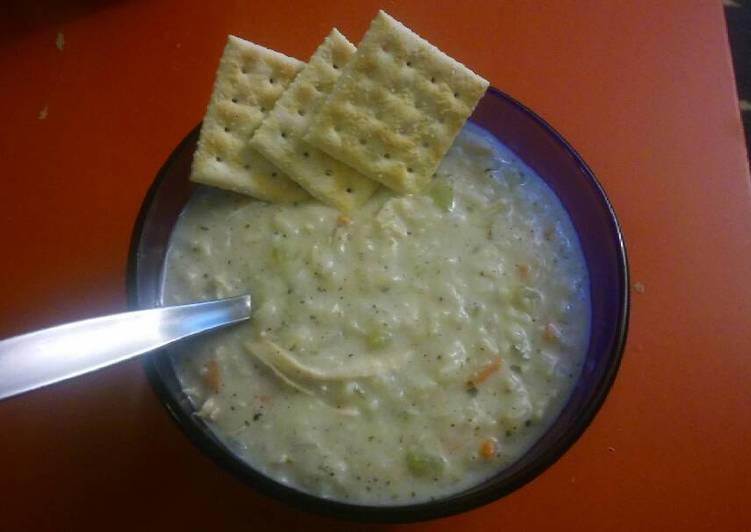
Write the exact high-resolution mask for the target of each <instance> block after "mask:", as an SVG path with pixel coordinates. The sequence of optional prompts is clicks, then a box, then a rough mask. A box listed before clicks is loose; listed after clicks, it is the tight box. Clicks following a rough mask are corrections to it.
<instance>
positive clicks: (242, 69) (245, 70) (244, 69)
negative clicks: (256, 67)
mask: <svg viewBox="0 0 751 532" xmlns="http://www.w3.org/2000/svg"><path fill="white" fill-rule="evenodd" d="M240 72H242V73H243V74H247V73H248V69H247V68H245V67H242V68H241V69H240Z"/></svg>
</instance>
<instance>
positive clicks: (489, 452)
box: [480, 438, 496, 460]
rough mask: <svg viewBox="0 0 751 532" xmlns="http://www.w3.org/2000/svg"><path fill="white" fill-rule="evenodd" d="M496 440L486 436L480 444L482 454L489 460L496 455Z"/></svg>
mask: <svg viewBox="0 0 751 532" xmlns="http://www.w3.org/2000/svg"><path fill="white" fill-rule="evenodd" d="M495 446H496V442H495V439H493V438H486V439H484V440H483V441H482V443H481V444H480V456H482V457H483V458H485V459H486V460H489V459H491V458H493V456H495Z"/></svg>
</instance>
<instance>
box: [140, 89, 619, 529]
mask: <svg viewBox="0 0 751 532" xmlns="http://www.w3.org/2000/svg"><path fill="white" fill-rule="evenodd" d="M472 120H473V121H474V122H475V123H476V124H478V125H479V126H481V127H483V128H485V129H487V130H488V131H490V132H491V133H493V134H494V135H495V136H496V137H497V138H498V139H499V140H500V141H501V142H502V143H504V144H505V145H506V146H508V147H509V148H510V149H511V150H512V151H514V152H515V153H516V154H517V155H518V156H519V157H520V158H521V159H522V160H523V161H524V162H525V163H526V164H527V165H529V166H530V167H531V168H532V169H534V170H535V171H536V172H537V173H538V174H539V175H540V176H541V177H542V178H543V179H544V180H545V181H546V182H547V184H548V185H549V186H550V187H551V188H552V189H553V191H554V192H555V193H556V194H557V196H558V198H559V199H560V200H561V202H562V203H563V205H564V207H565V208H566V210H567V211H568V213H569V216H570V217H571V220H572V221H573V224H574V227H575V228H576V231H577V233H578V235H579V239H580V242H581V246H582V249H583V251H584V257H585V259H586V263H587V267H588V269H589V276H590V284H591V286H590V288H591V290H590V293H591V299H592V301H591V303H592V305H591V306H592V327H591V336H590V343H589V350H588V352H587V357H586V360H585V364H584V368H583V370H582V373H581V376H580V377H579V380H578V381H577V383H576V386H575V388H574V390H573V393H572V395H571V397H570V399H569V401H568V403H567V404H566V406H565V407H564V408H563V410H562V412H561V414H560V415H559V417H558V418H557V420H556V421H555V423H554V424H553V425H552V426H551V427H550V428H549V429H548V431H547V432H546V433H545V434H544V435H543V437H542V438H541V439H540V440H539V441H538V442H537V443H536V444H535V445H534V446H533V447H532V448H531V449H530V450H529V451H528V452H527V453H526V454H525V455H524V456H523V457H522V458H521V459H519V460H518V461H517V462H516V463H515V464H513V465H512V466H511V467H509V468H508V469H506V470H504V471H502V472H500V473H498V474H497V475H495V476H494V477H492V478H490V479H489V480H487V481H486V482H484V483H482V484H480V485H478V486H475V487H474V488H471V489H469V490H466V491H463V492H461V493H457V494H455V495H453V496H450V497H447V498H444V499H440V500H436V501H430V502H425V503H419V504H414V505H407V506H389V507H380V506H379V507H374V506H358V505H353V504H345V503H340V502H335V501H330V500H325V499H320V498H318V497H315V496H312V495H309V494H307V493H303V492H300V491H298V490H295V489H293V488H290V487H288V486H284V485H282V484H279V483H277V482H275V481H274V480H272V479H270V478H268V477H266V476H264V475H262V474H261V473H259V472H257V471H256V470H255V469H253V468H252V467H250V466H249V465H248V464H246V463H245V462H244V461H242V460H241V459H240V458H238V457H237V456H235V455H234V454H233V453H232V452H231V451H230V450H229V449H228V448H227V447H226V446H225V445H224V444H223V443H222V442H221V441H220V440H219V439H218V438H217V437H216V436H215V435H214V434H213V433H212V432H211V429H210V428H209V427H208V426H207V425H206V424H205V423H204V422H203V420H201V419H200V418H198V417H196V416H195V415H193V412H194V409H193V406H192V405H191V403H190V401H189V400H188V398H187V397H186V396H185V394H184V393H183V392H182V390H181V388H180V384H179V382H178V380H177V377H176V375H175V372H174V368H173V367H172V363H171V361H170V357H169V354H168V353H167V352H166V350H163V351H160V352H157V353H153V354H152V355H150V356H148V357H146V358H145V367H146V370H147V373H148V375H149V379H150V381H151V383H152V385H153V387H154V389H155V391H156V393H157V395H158V397H159V399H160V400H161V401H162V403H163V404H164V405H165V406H166V408H167V409H168V411H169V412H170V413H171V414H172V416H173V418H174V419H175V421H176V422H177V423H178V425H179V426H180V427H181V428H182V429H183V431H184V432H185V433H186V435H187V436H188V437H189V438H190V439H191V440H192V441H193V442H194V443H195V444H196V445H197V446H198V447H199V448H200V449H201V450H202V451H203V452H205V453H206V454H208V455H209V456H211V457H212V458H213V459H214V460H215V461H216V462H218V463H219V464H220V465H221V466H223V467H225V468H226V469H228V470H229V471H231V472H232V473H233V474H235V475H236V476H237V477H238V478H240V479H241V480H243V481H245V482H247V483H249V484H250V485H252V486H254V487H255V488H257V489H259V490H260V491H262V492H264V493H266V494H268V495H271V496H274V497H276V498H278V499H281V500H283V501H286V502H288V503H290V504H293V505H295V506H297V507H300V508H303V509H307V510H312V511H315V512H318V513H323V514H327V515H334V516H338V517H342V518H348V519H356V520H361V521H380V522H403V521H416V520H423V519H430V518H436V517H440V516H445V515H450V514H453V513H458V512H462V511H465V510H469V509H471V508H474V507H477V506H480V505H482V504H485V503H487V502H490V501H492V500H495V499H498V498H499V497H502V496H503V495H505V494H507V493H509V492H511V491H513V490H514V489H516V488H518V487H519V486H521V485H523V484H525V483H526V482H529V481H530V480H531V479H533V478H534V477H535V476H537V475H538V474H540V473H541V472H542V471H543V470H545V469H546V468H547V467H548V466H549V465H550V464H552V463H553V462H554V461H555V460H556V459H557V458H558V457H560V456H561V454H563V452H564V451H565V450H566V449H568V448H569V447H570V446H571V444H572V443H573V442H574V441H575V440H576V439H577V438H578V437H579V436H580V435H581V433H582V432H583V431H584V429H585V428H586V427H587V426H588V425H589V423H590V421H591V420H592V418H593V417H594V415H595V413H596V412H597V410H598V409H599V407H600V405H601V404H602V402H603V401H604V399H605V396H606V395H607V392H608V390H609V388H610V385H611V384H612V381H613V379H614V378H615V374H616V372H617V370H618V366H619V363H620V359H621V354H622V350H623V346H624V343H625V339H626V329H627V323H628V268H627V263H626V253H625V248H624V244H623V239H622V235H621V231H620V228H619V226H618V222H617V220H616V217H615V214H614V212H613V209H612V207H611V205H610V202H609V201H608V199H607V197H606V195H605V193H604V192H603V190H602V188H601V187H600V185H599V183H598V182H597V180H596V178H595V177H594V175H593V174H592V172H591V171H590V170H589V168H587V166H586V164H585V163H584V162H583V161H582V160H581V158H580V157H579V155H578V154H577V153H576V152H575V151H574V150H573V149H572V148H571V146H569V145H568V143H566V141H564V140H563V139H562V138H561V136H560V135H558V133H556V132H555V131H554V130H553V129H552V128H551V127H550V126H549V125H548V124H546V123H545V122H544V121H543V120H542V119H541V118H539V117H538V116H537V115H535V114H534V113H532V112H531V111H530V110H529V109H527V108H526V107H524V106H523V105H521V104H520V103H519V102H517V101H515V100H513V99H512V98H510V97H509V96H507V95H505V94H503V93H501V92H500V91H498V90H496V89H493V88H491V89H489V90H488V92H487V94H486V95H485V96H484V97H483V99H482V100H481V101H480V103H479V105H478V107H477V109H476V110H475V112H474V114H473V115H472ZM197 137H198V128H196V129H194V130H193V131H192V132H191V133H190V134H189V135H188V136H187V137H186V138H185V139H184V140H183V141H182V142H181V143H180V145H179V146H178V147H177V148H176V149H175V151H174V152H173V153H172V155H171V156H170V158H169V159H168V160H167V162H166V163H165V165H164V166H163V167H162V169H161V171H160V172H159V174H158V175H157V177H156V180H155V181H154V183H153V185H152V187H151V188H150V190H149V192H148V194H147V196H146V199H145V200H144V203H143V205H142V207H141V212H140V214H139V217H138V220H137V221H136V225H135V228H134V231H133V238H132V241H131V249H130V256H129V262H128V279H127V282H128V302H129V306H130V307H131V308H133V309H135V308H147V307H153V306H157V305H158V303H159V301H160V297H161V294H160V289H161V275H162V267H163V264H164V259H165V255H166V251H167V246H168V243H169V237H170V234H171V232H172V228H173V226H174V224H175V222H176V220H177V217H178V215H179V214H180V211H181V210H182V208H183V207H184V206H185V203H186V202H187V201H188V199H189V198H190V195H191V192H192V190H193V185H192V184H191V183H190V182H189V181H188V176H189V174H190V162H191V158H192V154H193V150H194V149H195V143H196V139H197ZM177 348H179V346H178V347H177Z"/></svg>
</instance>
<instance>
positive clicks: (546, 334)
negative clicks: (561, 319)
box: [542, 323, 561, 342]
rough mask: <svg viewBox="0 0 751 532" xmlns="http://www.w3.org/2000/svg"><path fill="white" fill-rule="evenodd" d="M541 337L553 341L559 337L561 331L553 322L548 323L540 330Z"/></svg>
mask: <svg viewBox="0 0 751 532" xmlns="http://www.w3.org/2000/svg"><path fill="white" fill-rule="evenodd" d="M542 337H543V338H544V339H545V340H547V341H548V342H555V341H557V340H558V339H559V338H560V337H561V331H559V330H558V327H556V326H555V324H554V323H548V324H547V325H546V326H545V330H544V331H543V332H542Z"/></svg>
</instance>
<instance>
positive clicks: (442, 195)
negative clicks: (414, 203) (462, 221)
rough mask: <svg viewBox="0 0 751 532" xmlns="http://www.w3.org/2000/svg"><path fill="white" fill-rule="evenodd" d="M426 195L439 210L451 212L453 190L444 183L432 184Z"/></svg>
mask: <svg viewBox="0 0 751 532" xmlns="http://www.w3.org/2000/svg"><path fill="white" fill-rule="evenodd" d="M428 195H429V196H430V197H431V198H432V200H433V203H435V204H436V207H438V208H439V209H441V210H443V211H446V212H451V210H452V209H453V208H454V189H453V188H452V187H451V185H450V184H448V183H446V182H445V181H440V182H437V183H434V184H433V186H432V187H430V191H429V192H428Z"/></svg>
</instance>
